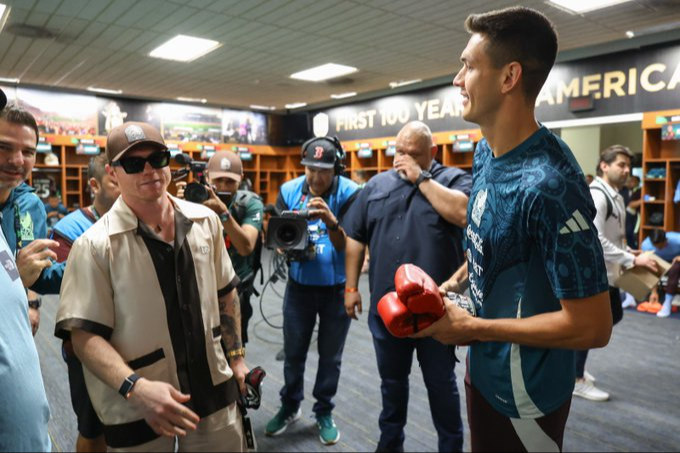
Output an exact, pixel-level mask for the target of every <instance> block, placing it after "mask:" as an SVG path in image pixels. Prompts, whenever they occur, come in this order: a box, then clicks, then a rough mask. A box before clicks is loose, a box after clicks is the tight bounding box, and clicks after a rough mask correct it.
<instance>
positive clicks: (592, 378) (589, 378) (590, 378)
mask: <svg viewBox="0 0 680 453" xmlns="http://www.w3.org/2000/svg"><path fill="white" fill-rule="evenodd" d="M583 379H585V380H586V381H588V382H590V383H591V384H594V383H596V382H597V379H595V376H593V375H592V374H590V373H588V372H587V371H584V372H583Z"/></svg>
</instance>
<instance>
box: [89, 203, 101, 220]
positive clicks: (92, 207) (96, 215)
mask: <svg viewBox="0 0 680 453" xmlns="http://www.w3.org/2000/svg"><path fill="white" fill-rule="evenodd" d="M90 211H92V215H93V216H94V221H95V222H98V221H99V219H100V218H101V216H100V215H99V213H98V212H97V210H96V209H95V207H94V205H92V206H90Z"/></svg>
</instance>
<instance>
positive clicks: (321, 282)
mask: <svg viewBox="0 0 680 453" xmlns="http://www.w3.org/2000/svg"><path fill="white" fill-rule="evenodd" d="M358 190H359V187H358V186H357V184H356V183H355V182H354V181H352V180H351V179H348V178H345V177H344V176H340V177H336V178H335V179H334V181H333V186H332V187H331V188H330V189H329V191H328V193H326V194H325V195H324V196H323V199H324V200H325V201H326V204H327V205H328V207H329V208H330V209H331V211H332V212H333V214H334V215H335V216H336V217H337V218H338V221H341V220H342V217H343V214H344V212H345V211H346V210H347V208H348V207H349V205H350V204H351V201H353V200H354V198H355V196H356V193H357V191H358ZM312 198H314V195H312V194H311V193H310V192H309V186H308V185H307V178H306V177H305V176H300V177H299V178H297V179H294V180H292V181H289V182H287V183H285V184H284V185H283V186H281V191H280V192H279V199H278V200H277V203H276V205H277V207H278V209H279V210H295V211H302V210H305V209H307V205H308V204H309V201H310V200H311V199H312ZM308 230H309V237H310V240H311V242H312V243H313V244H314V245H315V247H316V257H315V259H313V260H306V261H302V262H299V261H296V262H293V263H292V264H291V265H290V278H291V279H293V280H294V281H295V282H296V283H300V284H302V285H310V286H335V285H344V284H345V282H346V281H347V278H346V277H345V252H338V251H337V250H335V247H333V243H332V242H331V238H330V236H329V235H328V228H327V227H326V225H325V224H324V223H323V222H322V221H321V220H315V221H311V222H308Z"/></svg>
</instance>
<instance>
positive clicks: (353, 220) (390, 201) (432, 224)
mask: <svg viewBox="0 0 680 453" xmlns="http://www.w3.org/2000/svg"><path fill="white" fill-rule="evenodd" d="M430 173H432V179H434V180H435V181H437V182H438V183H440V184H442V185H443V186H445V187H448V188H449V189H456V190H460V191H461V192H463V193H465V194H466V195H469V194H470V189H471V187H472V177H471V176H470V175H469V174H468V173H466V172H464V171H463V170H460V169H458V168H450V167H444V166H443V165H441V164H439V163H438V162H434V163H433V164H432V167H431V168H430ZM343 228H344V229H345V232H346V233H347V235H348V236H349V237H351V238H352V239H354V240H356V241H359V242H361V243H363V244H367V245H368V247H369V250H370V251H371V267H370V270H369V283H370V288H371V312H373V313H377V305H378V301H380V299H381V298H382V297H383V296H384V295H385V294H387V293H389V292H390V291H394V274H395V273H396V272H397V269H398V268H399V266H401V265H402V264H406V263H411V264H415V265H416V266H419V267H420V268H422V269H423V270H424V271H425V272H427V273H428V274H429V275H430V276H431V277H432V278H433V279H434V281H435V282H437V284H438V285H439V284H442V283H444V282H445V281H446V280H448V279H449V278H450V277H451V275H453V273H454V272H455V271H456V270H457V269H458V268H459V267H460V265H461V264H462V263H463V261H464V254H463V230H462V229H461V228H460V227H457V226H455V225H453V224H450V223H449V222H447V221H446V220H444V219H443V218H442V217H441V216H440V215H439V213H437V211H435V209H434V208H433V207H432V205H431V204H430V202H429V201H428V200H427V198H425V196H424V195H423V194H422V193H421V192H420V190H418V188H417V187H416V186H415V185H414V184H412V183H411V182H410V181H406V180H404V179H402V178H401V177H400V176H399V175H398V173H397V172H396V171H395V170H390V171H388V172H385V173H380V174H378V175H376V176H374V177H373V178H371V180H370V181H369V182H368V184H366V187H365V188H364V189H363V190H361V192H360V193H359V196H358V197H357V199H356V201H355V202H354V204H353V205H352V207H351V208H350V209H349V211H348V212H347V215H346V216H345V219H344V222H343Z"/></svg>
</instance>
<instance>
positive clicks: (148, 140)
mask: <svg viewBox="0 0 680 453" xmlns="http://www.w3.org/2000/svg"><path fill="white" fill-rule="evenodd" d="M141 145H150V146H152V147H155V148H158V149H168V147H167V146H166V145H165V140H163V136H162V135H161V133H160V132H159V131H158V129H156V128H155V127H153V126H152V125H150V124H147V123H136V122H128V123H123V124H121V125H120V126H118V127H115V128H113V129H112V130H111V132H109V136H108V137H107V138H106V157H108V159H109V162H115V161H117V160H118V159H120V158H121V157H123V154H125V153H126V152H128V151H130V150H131V149H132V148H136V147H139V146H141Z"/></svg>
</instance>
